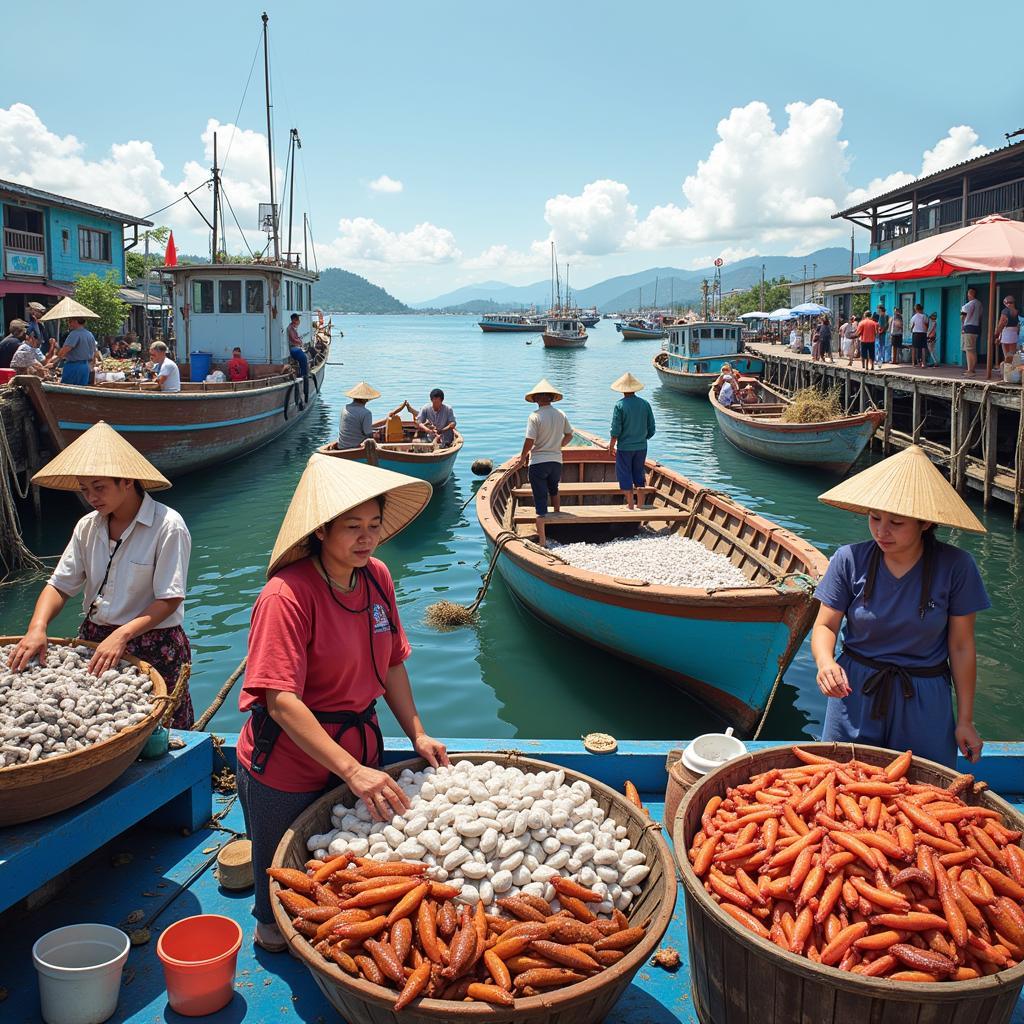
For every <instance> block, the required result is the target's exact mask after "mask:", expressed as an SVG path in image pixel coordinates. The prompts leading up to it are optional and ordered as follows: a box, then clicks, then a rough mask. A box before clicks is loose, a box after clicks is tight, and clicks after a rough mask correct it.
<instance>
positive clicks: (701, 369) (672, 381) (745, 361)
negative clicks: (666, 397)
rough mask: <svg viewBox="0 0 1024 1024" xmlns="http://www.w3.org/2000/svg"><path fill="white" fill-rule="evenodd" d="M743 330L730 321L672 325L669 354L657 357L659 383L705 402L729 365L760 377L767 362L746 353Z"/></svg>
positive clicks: (669, 331)
mask: <svg viewBox="0 0 1024 1024" xmlns="http://www.w3.org/2000/svg"><path fill="white" fill-rule="evenodd" d="M743 330H744V326H743V324H741V323H732V322H730V321H727V320H701V321H697V322H695V323H677V324H670V325H669V327H668V341H667V342H666V344H665V350H664V351H663V352H659V353H658V354H657V355H656V356H655V357H654V369H655V371H656V372H657V374H658V379H659V380H660V381H661V383H662V385H663V386H664V387H666V388H669V389H670V390H671V391H678V392H679V393H680V394H683V395H695V396H700V397H701V398H703V397H704V395H706V394H707V393H708V388H709V387H711V385H712V384H714V382H715V380H716V379H717V378H718V374H719V373H720V372H721V369H722V367H723V366H724V365H725V364H726V363H728V364H729V365H730V366H731V367H732V368H733V369H734V370H735V371H736V372H737V373H740V374H743V375H751V376H760V375H761V374H762V373H764V360H763V359H760V358H758V357H757V356H750V355H747V354H746V353H745V352H744V347H743Z"/></svg>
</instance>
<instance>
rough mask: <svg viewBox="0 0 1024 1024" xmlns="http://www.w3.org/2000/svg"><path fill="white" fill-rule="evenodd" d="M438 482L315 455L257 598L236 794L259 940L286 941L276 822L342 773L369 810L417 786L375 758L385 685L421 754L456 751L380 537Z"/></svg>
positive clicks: (381, 816)
mask: <svg viewBox="0 0 1024 1024" xmlns="http://www.w3.org/2000/svg"><path fill="white" fill-rule="evenodd" d="M430 493H431V489H430V485H429V484H428V483H425V482H424V481H421V480H414V479H412V478H411V477H407V476H402V475H400V474H398V473H392V472H390V471H388V470H384V469H377V468H376V467H373V466H367V465H364V464H363V463H360V462H350V461H347V460H341V459H334V458H331V457H330V456H328V455H313V456H312V457H311V458H310V460H309V462H308V463H307V465H306V469H305V471H304V472H303V474H302V478H301V479H300V480H299V485H298V487H297V488H296V490H295V494H294V496H293V497H292V500H291V504H290V505H289V506H288V511H287V513H286V515H285V518H284V522H283V523H282V524H281V529H280V531H279V533H278V535H277V542H276V543H275V544H274V552H273V554H272V555H271V557H270V566H269V568H268V569H267V580H268V581H267V583H266V585H265V586H264V588H263V590H262V592H261V593H260V596H259V598H258V599H257V600H256V604H255V605H254V607H253V610H252V625H251V628H250V632H249V657H248V662H247V664H246V670H245V685H244V687H243V689H242V694H241V697H240V700H239V708H240V710H242V711H248V712H250V718H249V721H247V722H246V724H245V726H244V727H243V729H242V732H241V735H240V737H239V741H238V775H237V779H238V795H239V798H240V800H241V802H242V810H243V812H244V814H245V826H246V831H247V832H248V835H249V838H250V839H251V840H252V861H253V872H254V874H255V877H256V896H255V907H254V910H253V915H254V917H255V918H256V921H257V925H256V938H255V941H256V943H257V945H259V946H262V947H263V948H264V949H267V950H269V951H271V952H277V951H279V950H282V949H284V946H285V944H284V941H283V939H282V938H281V935H280V933H279V932H278V930H277V928H276V927H275V925H274V917H273V912H272V910H271V904H270V892H269V888H268V882H267V875H266V869H267V868H268V867H269V866H270V863H271V861H272V859H273V855H274V850H275V849H276V848H277V844H278V843H279V842H280V839H281V836H282V835H283V834H284V832H285V830H286V829H287V828H288V827H289V826H290V825H291V823H292V822H293V821H294V820H295V818H296V817H297V816H298V815H299V814H301V813H302V811H303V810H305V809H306V808H307V807H308V806H309V805H310V804H311V803H313V801H315V800H316V799H317V798H318V797H319V796H321V795H322V794H323V793H324V792H325V791H326V789H327V788H328V787H330V786H332V785H334V784H336V783H335V782H332V779H333V777H334V776H337V777H338V778H340V779H342V780H344V781H345V782H346V783H348V786H349V788H350V789H351V790H352V792H353V793H354V794H355V795H356V797H358V798H359V799H361V800H362V801H363V802H364V803H365V805H366V807H367V809H368V810H369V812H370V816H371V817H372V818H373V820H374V821H386V820H389V819H390V818H391V817H392V816H393V815H395V814H401V813H402V812H403V811H404V810H405V809H406V808H407V807H408V806H409V803H408V800H407V799H406V797H405V794H404V793H403V792H402V790H401V788H400V787H399V786H398V784H397V782H396V781H395V780H394V779H392V778H391V776H390V775H387V774H385V773H384V772H382V771H379V770H378V765H379V764H380V760H381V755H382V748H383V739H382V737H381V731H380V726H379V725H378V724H377V714H376V704H377V701H378V699H380V698H381V697H383V698H384V699H385V700H386V701H387V704H388V707H390V709H391V711H392V713H393V714H394V716H395V718H396V719H397V720H398V724H399V725H400V726H401V727H402V730H403V731H404V732H405V734H406V735H407V736H408V737H409V738H410V739H411V740H412V745H413V748H414V749H415V750H416V753H417V754H419V755H420V757H423V758H425V759H426V760H427V761H428V762H429V763H430V764H432V765H434V766H437V765H439V764H447V763H448V757H447V754H446V752H445V748H444V744H442V743H440V742H438V741H437V740H435V739H431V737H430V736H428V735H427V733H426V732H425V730H424V728H423V725H422V724H421V722H420V718H419V714H418V713H417V711H416V704H415V702H414V701H413V696H412V689H411V687H410V684H409V675H408V673H407V672H406V669H405V664H404V662H405V659H406V658H408V657H409V653H410V649H409V642H408V640H407V639H406V636H405V631H404V630H403V629H402V624H401V621H400V620H399V617H398V608H397V603H396V601H395V587H394V583H393V582H392V579H391V574H390V573H389V572H388V569H387V566H385V565H384V563H383V562H380V561H378V560H377V559H375V558H373V557H372V555H373V552H374V549H375V548H376V547H377V545H378V544H380V543H381V542H383V541H385V540H388V539H389V538H390V537H393V536H394V535H395V534H396V533H398V532H399V531H400V530H402V529H404V528H405V527H406V526H408V524H409V523H410V522H412V520H413V519H415V518H416V516H418V515H419V513H420V512H422V511H423V509H424V508H425V507H426V505H427V502H428V501H429V500H430Z"/></svg>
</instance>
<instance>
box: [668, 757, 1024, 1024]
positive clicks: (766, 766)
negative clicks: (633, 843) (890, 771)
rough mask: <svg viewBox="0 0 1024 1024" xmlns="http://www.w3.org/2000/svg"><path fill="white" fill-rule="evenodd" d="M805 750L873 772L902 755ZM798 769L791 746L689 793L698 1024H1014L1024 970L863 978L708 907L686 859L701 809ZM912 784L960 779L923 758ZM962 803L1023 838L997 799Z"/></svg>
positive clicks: (680, 824) (687, 891) (681, 816)
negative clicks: (773, 772)
mask: <svg viewBox="0 0 1024 1024" xmlns="http://www.w3.org/2000/svg"><path fill="white" fill-rule="evenodd" d="M800 746H801V747H802V749H804V750H809V751H812V752H813V753H815V754H821V755H823V756H825V757H831V758H834V759H835V760H838V761H846V760H849V759H850V758H851V757H852V758H856V759H858V760H861V761H865V762H867V763H869V764H888V762H889V761H891V760H892V758H894V757H895V756H896V754H897V753H898V752H897V751H891V750H881V749H879V748H878V747H867V746H859V745H855V744H850V743H802V744H800ZM799 763H800V762H798V761H797V759H796V758H795V757H794V756H793V753H792V749H791V748H790V747H788V746H786V747H772V748H771V749H769V750H763V751H760V752H758V753H756V754H747V755H746V756H744V757H738V758H736V759H735V760H733V761H729V762H728V763H726V764H724V765H723V766H722V767H721V768H719V769H717V770H716V771H714V772H712V773H711V774H710V775H708V776H707V777H706V778H705V780H704V782H703V783H701V784H700V785H695V786H693V787H692V788H691V789H690V791H689V793H688V794H687V796H686V798H685V800H684V801H683V803H682V804H681V806H680V808H679V813H678V815H677V816H676V822H675V834H674V841H675V848H676V851H677V855H676V859H677V861H678V863H679V870H680V874H681V876H682V880H683V887H684V896H685V899H686V930H687V937H688V940H689V947H690V977H691V989H692V993H693V1003H694V1007H695V1008H696V1010H697V1016H698V1018H699V1019H700V1020H701V1022H702V1024H723V1022H725V1021H728V1022H729V1024H747V1022H749V1024H803V1022H806V1021H814V1022H815V1024H868V1022H872V1024H874V1022H876V1021H877V1022H879V1024H881V1022H890V1021H891V1022H905V1024H910V1022H913V1024H940V1022H941V1024H1008V1022H1009V1021H1010V1020H1011V1018H1012V1017H1013V1013H1014V1008H1015V1007H1016V1005H1017V1001H1018V999H1019V997H1020V992H1021V988H1022V986H1024V964H1021V965H1018V966H1017V967H1014V968H1011V969H1010V970H1007V971H1000V972H999V973H998V974H993V975H989V976H987V977H984V978H976V979H974V980H973V981H950V982H941V983H935V984H917V983H911V982H896V981H887V980H886V979H884V978H865V977H862V976H860V975H857V974H850V973H849V972H848V971H840V970H838V969H837V968H834V967H823V966H822V965H821V964H816V963H813V962H812V961H810V960H808V959H806V958H805V957H802V956H796V955H795V954H793V953H789V952H786V951H784V950H782V949H780V948H779V947H778V946H777V945H775V943H773V942H769V941H768V940H766V939H761V938H759V937H758V936H757V935H754V933H753V932H751V931H749V930H748V929H746V928H744V927H743V926H742V925H740V924H737V923H736V922H735V921H734V920H733V919H732V918H731V917H729V915H728V914H726V913H725V912H724V911H723V910H721V909H720V908H719V906H718V904H717V903H715V901H714V900H713V899H711V897H710V896H709V895H708V893H707V892H706V891H705V889H704V886H703V884H702V883H701V881H700V879H699V878H698V877H697V876H696V875H695V874H694V873H693V869H692V867H691V866H690V862H689V859H688V857H687V855H686V851H687V850H688V849H689V848H690V842H691V840H692V839H693V837H694V835H696V833H697V831H698V830H699V829H700V816H701V812H702V811H703V809H704V806H705V804H706V803H707V801H708V800H710V799H711V798H712V797H713V796H716V795H720V796H724V795H725V790H726V789H727V788H729V787H730V786H736V785H739V784H741V783H743V782H746V781H747V780H748V779H749V778H750V776H751V775H757V774H758V773H760V772H764V771H769V770H770V769H772V768H789V767H792V766H794V765H796V764H799ZM907 774H908V778H910V780H911V781H913V782H927V783H933V784H935V785H941V786H946V785H948V784H949V782H951V781H952V780H953V779H954V778H955V777H956V773H955V772H952V771H950V769H948V768H945V767H944V766H942V765H939V764H936V763H935V762H934V761H927V760H925V759H924V758H921V757H915V758H914V760H913V763H912V765H911V768H910V771H909V772H908V773H907ZM962 797H963V799H965V800H966V801H967V802H969V803H977V804H981V805H982V806H984V807H991V808H993V809H995V810H997V811H999V813H1000V814H1002V815H1003V818H1004V820H1005V822H1006V824H1007V825H1008V827H1010V828H1013V829H1021V830H1024V818H1022V816H1021V815H1020V814H1018V813H1017V811H1016V810H1014V808H1013V807H1011V806H1010V805H1009V804H1008V803H1007V802H1006V801H1005V800H1003V799H1002V798H1000V797H998V796H996V795H995V794H994V793H990V792H988V791H985V792H984V793H982V794H981V796H980V797H977V798H976V797H973V796H971V795H970V794H967V793H965V794H962Z"/></svg>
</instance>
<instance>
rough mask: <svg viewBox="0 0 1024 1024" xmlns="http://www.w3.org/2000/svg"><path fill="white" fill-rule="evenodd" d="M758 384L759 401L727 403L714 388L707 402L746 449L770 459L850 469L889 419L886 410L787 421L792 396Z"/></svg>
mask: <svg viewBox="0 0 1024 1024" xmlns="http://www.w3.org/2000/svg"><path fill="white" fill-rule="evenodd" d="M753 387H754V388H755V390H756V392H757V398H758V400H757V402H754V403H750V404H745V403H742V402H740V401H737V402H735V403H734V404H733V405H731V406H725V405H722V403H721V402H720V401H719V400H718V398H717V396H716V395H715V392H714V388H711V389H710V390H709V391H708V401H710V402H711V408H712V409H714V411H715V418H716V419H717V420H718V426H719V428H720V429H721V431H722V433H723V434H724V435H725V437H726V438H727V440H729V441H730V442H731V443H732V444H733V445H735V446H736V447H737V448H739V450H740V451H741V452H745V453H746V454H747V455H753V456H754V457H755V458H758V459H766V460H767V461H769V462H784V463H787V464H788V465H792V466H806V467H808V468H809V469H826V470H829V471H831V472H833V473H845V472H846V471H847V470H848V469H849V468H850V466H852V465H853V463H854V462H856V461H857V459H858V458H859V457H860V454H861V452H862V451H864V448H865V446H866V445H867V443H868V441H870V440H871V437H872V435H873V434H874V432H875V431H876V430H877V429H878V428H879V427H880V426H881V425H882V423H883V422H884V421H885V413H884V412H883V411H882V410H881V409H869V410H867V411H866V412H861V413H856V414H855V415H852V416H842V417H840V418H838V419H834V420H824V421H821V422H818V423H786V422H784V421H783V419H782V414H783V412H784V411H785V410H786V407H787V406H789V405H790V404H792V403H791V402H790V400H789V399H788V398H786V396H785V395H783V394H781V393H780V392H778V391H776V390H774V389H773V388H771V387H769V386H768V385H766V384H761V383H755V384H754V385H753Z"/></svg>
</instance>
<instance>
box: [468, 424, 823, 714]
mask: <svg viewBox="0 0 1024 1024" xmlns="http://www.w3.org/2000/svg"><path fill="white" fill-rule="evenodd" d="M577 434H579V435H580V436H581V438H582V439H583V440H584V441H586V442H588V446H586V447H583V446H572V447H568V448H564V449H563V450H562V458H563V465H564V469H563V473H562V483H561V486H560V488H559V490H560V493H561V495H562V510H561V512H556V513H548V516H547V519H546V524H547V525H546V531H547V534H548V537H549V538H553V539H562V538H564V539H570V538H571V539H573V540H588V541H597V540H602V539H610V538H611V537H614V536H622V535H623V534H628V533H629V532H630V531H635V530H636V529H637V528H638V527H639V526H640V525H641V524H642V525H645V526H648V527H653V528H656V529H660V530H665V531H679V532H680V533H681V534H682V535H683V536H685V537H689V538H692V539H693V540H696V541H698V542H699V543H701V544H703V545H704V546H705V547H706V548H708V549H709V550H711V551H717V552H719V553H721V554H723V555H726V556H727V557H728V558H729V559H730V560H731V561H732V563H733V564H734V565H735V566H736V567H737V568H739V569H740V570H741V571H742V572H743V574H744V575H745V576H746V577H747V579H748V580H750V582H751V586H749V587H745V588H733V589H723V590H718V591H708V590H704V589H698V588H694V587H668V586H662V585H657V584H647V583H645V582H643V581H641V580H627V579H618V578H613V577H611V576H605V575H603V574H601V573H595V572H590V571H588V570H584V569H577V568H575V567H573V566H571V565H568V564H566V563H565V562H563V561H561V560H560V559H558V558H557V557H556V552H548V551H546V550H544V549H543V548H539V547H537V545H536V543H535V541H536V529H535V512H534V508H533V502H532V498H531V491H530V487H529V485H528V481H527V472H526V469H525V468H524V467H522V466H521V465H520V463H519V459H518V458H515V459H510V460H509V461H508V462H506V463H505V464H504V465H503V466H501V467H499V468H498V470H497V471H496V472H495V474H494V475H493V476H491V477H490V479H488V480H487V481H485V482H484V484H483V486H482V487H481V488H480V490H479V492H478V493H477V498H476V510H477V516H478V518H479V520H480V525H481V526H482V527H483V530H484V533H485V535H486V537H487V540H488V543H489V545H490V546H491V547H492V548H493V547H495V546H496V545H498V544H500V545H501V550H500V553H499V555H498V559H497V569H498V572H499V573H500V575H501V576H502V578H503V579H504V581H505V583H506V585H507V586H508V587H509V589H510V590H511V591H512V593H513V594H514V595H515V596H516V598H518V600H520V601H521V602H522V603H523V604H524V605H525V606H526V607H527V608H528V609H529V610H530V611H531V612H533V613H534V614H535V615H537V616H538V617H539V618H541V619H543V620H544V621H545V622H547V623H548V624H549V625H551V626H553V627H554V628H555V629H557V630H559V631H560V632H563V633H566V634H568V635H569V636H573V637H576V638H578V639H581V640H584V641H586V642H587V643H590V644H593V645H594V646H596V647H600V648H602V649H604V650H607V651H610V652H611V653H613V654H615V655H617V656H618V657H621V658H624V659H626V660H628V661H632V662H635V663H636V664H639V665H641V666H642V667H643V668H645V669H648V670H650V671H652V672H655V673H657V674H658V675H661V676H665V677H667V678H668V679H669V680H670V681H671V682H672V683H674V684H675V685H676V686H678V687H679V688H680V689H682V690H684V691H685V692H687V693H689V694H690V695H692V696H694V697H696V698H697V699H698V700H700V701H702V702H703V703H704V704H706V705H708V706H710V707H711V708H713V709H714V710H715V711H717V712H718V713H719V714H721V715H723V716H724V717H726V718H727V719H728V720H730V721H731V722H733V723H734V724H735V725H736V726H737V727H739V728H741V729H744V730H750V729H752V728H753V726H754V725H755V724H756V723H757V721H758V719H759V718H760V716H761V713H762V711H763V710H764V707H765V704H766V702H767V700H768V695H769V693H770V692H771V689H772V686H773V684H774V682H775V680H776V678H777V677H778V676H781V674H782V673H783V672H785V670H786V668H787V667H788V665H789V663H790V662H791V661H792V659H793V656H794V655H795V654H796V651H797V649H798V648H799V646H800V644H801V643H802V641H803V639H804V637H805V636H806V635H807V631H808V630H809V629H810V627H811V623H812V622H813V619H814V615H815V613H816V610H817V603H816V602H815V601H814V600H813V599H812V597H811V592H812V590H813V587H814V585H815V584H816V583H817V581H818V580H820V579H821V577H822V575H823V574H824V572H825V569H826V567H827V565H828V559H827V558H826V557H825V556H824V555H823V554H822V553H821V552H820V551H818V550H817V549H816V548H814V547H812V546H811V545H810V544H808V543H807V542H806V541H804V540H801V539H800V538H799V537H797V536H795V535H794V534H792V533H789V532H788V531H787V530H784V529H782V528H781V527H779V526H776V525H775V524H774V523H771V522H769V521H768V520H766V519H763V518H762V517H761V516H759V515H756V514H755V513H753V512H751V511H749V510H748V509H745V508H743V507H742V506H741V505H738V504H735V503H734V502H732V501H731V500H730V499H728V498H726V497H725V496H723V495H721V494H718V493H716V492H713V491H711V489H710V488H707V487H702V486H701V485H700V484H698V483H695V482H694V481H691V480H688V479H686V477H683V476H681V475H680V474H679V473H676V472H675V471H674V470H670V469H668V468H667V467H665V466H663V465H661V464H660V463H657V462H655V461H653V460H651V459H648V460H647V487H646V488H645V498H644V505H643V507H642V508H638V509H635V510H629V509H627V508H626V506H625V505H624V504H623V502H622V492H621V491H619V489H618V484H617V482H616V479H615V460H614V456H613V455H612V453H611V452H609V451H608V449H607V447H606V445H605V444H604V442H602V441H600V440H599V439H597V438H595V437H593V436H591V435H587V434H584V433H583V432H582V431H577ZM567 532H568V536H567ZM510 534H511V535H512V536H511V537H510Z"/></svg>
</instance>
